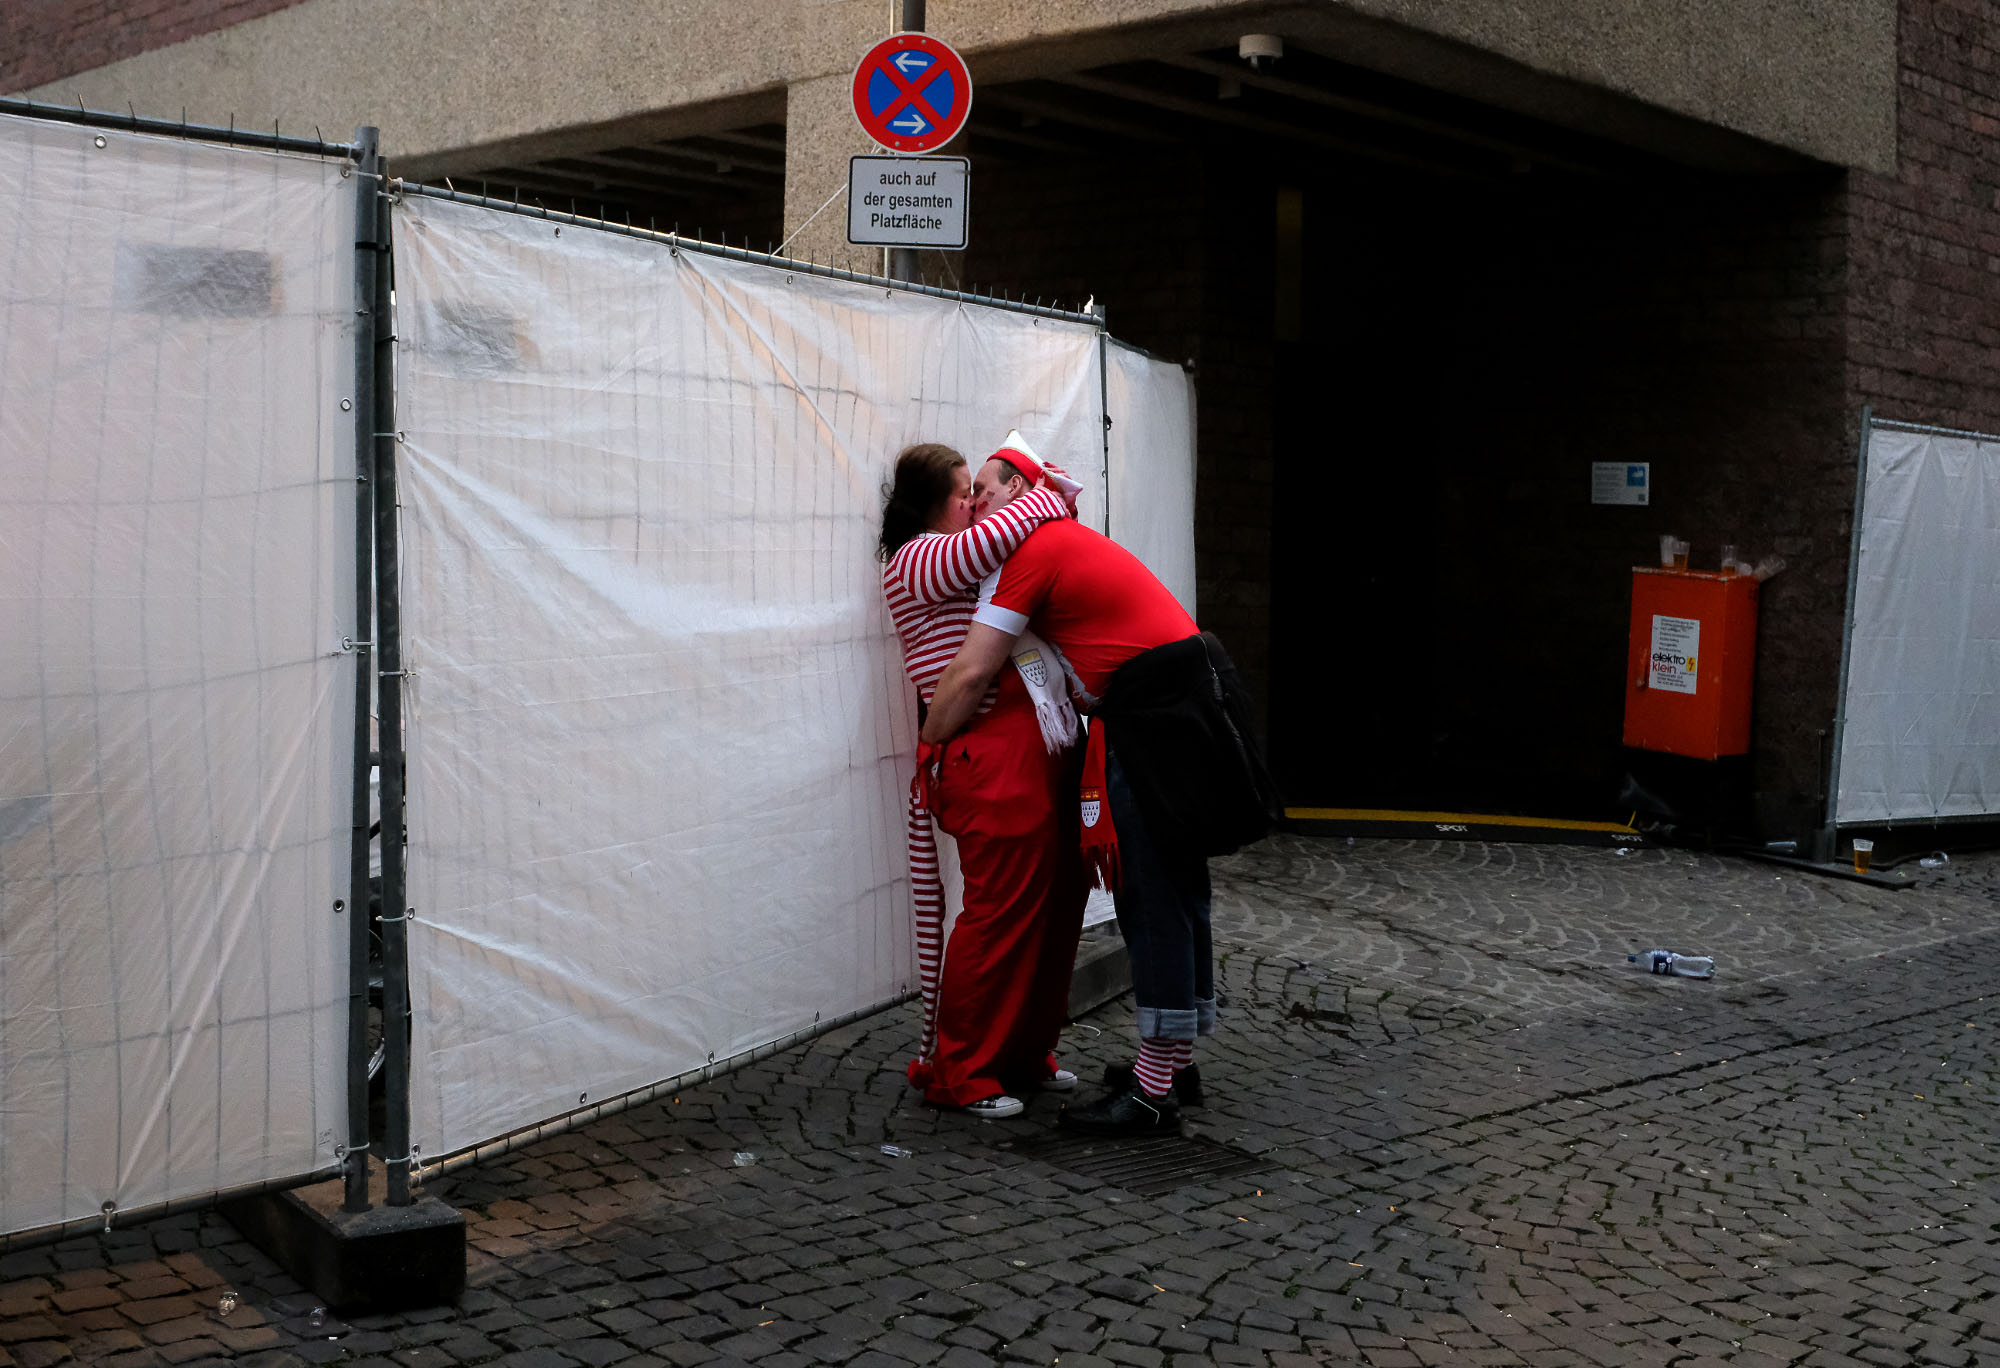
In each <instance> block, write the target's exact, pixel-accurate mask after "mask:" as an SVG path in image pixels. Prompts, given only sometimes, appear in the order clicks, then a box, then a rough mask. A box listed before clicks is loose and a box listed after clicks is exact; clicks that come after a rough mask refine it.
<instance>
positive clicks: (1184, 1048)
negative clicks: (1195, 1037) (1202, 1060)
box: [1168, 1040, 1194, 1073]
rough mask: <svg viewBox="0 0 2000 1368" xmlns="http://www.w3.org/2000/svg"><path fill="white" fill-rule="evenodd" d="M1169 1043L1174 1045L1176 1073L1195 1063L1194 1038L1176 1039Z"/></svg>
mask: <svg viewBox="0 0 2000 1368" xmlns="http://www.w3.org/2000/svg"><path fill="white" fill-rule="evenodd" d="M1168 1043H1169V1044H1170V1045H1172V1046H1173V1047H1174V1072H1175V1073H1179V1072H1180V1071H1181V1070H1182V1069H1185V1068H1187V1067H1188V1066H1189V1065H1190V1064H1192V1063H1194V1042H1193V1041H1192V1040H1174V1041H1169V1042H1168Z"/></svg>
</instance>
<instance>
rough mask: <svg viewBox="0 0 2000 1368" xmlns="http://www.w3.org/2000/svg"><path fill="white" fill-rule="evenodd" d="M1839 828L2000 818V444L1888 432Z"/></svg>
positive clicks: (1867, 500)
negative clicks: (1842, 825)
mask: <svg viewBox="0 0 2000 1368" xmlns="http://www.w3.org/2000/svg"><path fill="white" fill-rule="evenodd" d="M1867 461H1868V468H1867V475H1866V485H1865V487H1864V489H1863V492H1862V514H1863V517H1862V525H1861V554H1860V557H1859V560H1858V563H1857V565H1856V568H1855V592H1854V622H1853V626H1852V630H1851V636H1850V639H1849V647H1848V667H1847V698H1846V700H1845V705H1844V724H1843V728H1842V732H1841V746H1840V793H1839V797H1838V798H1837V800H1836V802H1835V807H1834V820H1835V821H1836V822H1852V823H1862V822H1886V821H1901V820H1905V819H1909V818H1930V817H1970V816H1983V815H1989V814H1993V813H2000V441H1979V440H1976V439H1974V438H1971V437H1951V436H1943V435H1939V434H1933V433H1919V432H1902V431H1898V430H1896V429H1894V428H1876V429H1874V430H1873V432H1872V433H1871V434H1870V436H1869V440H1868V456H1867Z"/></svg>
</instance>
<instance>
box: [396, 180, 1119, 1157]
mask: <svg viewBox="0 0 2000 1368" xmlns="http://www.w3.org/2000/svg"><path fill="white" fill-rule="evenodd" d="M396 280H397V291H398V294H397V304H398V315H399V319H400V321H399V324H398V327H399V331H400V333H401V335H402V337H403V339H404V344H403V346H402V347H401V349H399V351H398V357H397V359H398V364H399V376H398V384H399V399H398V402H399V406H400V407H399V412H400V415H401V416H400V418H399V420H398V427H399V428H400V429H401V430H402V431H403V432H404V433H405V434H406V441H405V442H404V444H403V445H402V446H401V447H400V448H399V455H400V457H401V469H402V490H401V493H402V503H403V534H404V541H403V576H402V583H403V614H404V616H403V622H404V628H405V657H404V658H405V662H406V665H407V667H408V668H409V670H410V671H411V675H410V678H409V681H408V684H409V694H408V697H409V699H410V723H409V747H410V754H411V761H410V782H409V801H410V817H409V826H410V898H409V901H410V904H411V905H412V907H413V908H414V912H413V914H412V920H411V923H410V925H411V949H410V957H411V1000H412V1004H413V1010H414V1017H415V1037H414V1060H413V1064H412V1068H413V1072H414V1079H413V1083H412V1112H413V1122H412V1125H413V1135H414V1139H415V1142H416V1143H417V1145H419V1146H420V1147H421V1151H422V1153H423V1154H424V1155H426V1156H438V1155H441V1154H443V1153H445V1152H448V1151H451V1150H455V1149H458V1148H461V1147H463V1146H465V1145H467V1144H471V1143H474V1142H478V1141H481V1140H484V1139H488V1138H491V1137H493V1136H496V1135H500V1134H503V1133H505V1132H507V1131H509V1130H512V1129H514V1128H516V1127H519V1126H522V1125H526V1124H530V1123H533V1122H536V1121H539V1120H542V1119H544V1118H547V1117H550V1116H553V1115H556V1114H559V1113H562V1112H565V1111H568V1110H571V1109H574V1108H575V1107H577V1106H578V1105H579V1103H581V1102H584V1101H585V1100H586V1099H587V1100H589V1101H592V1102H595V1101H598V1100H602V1099H604V1098H608V1097H610V1096H613V1095H615V1094H618V1093H620V1092H624V1091H628V1090H630V1089H633V1088H636V1087H642V1086H645V1085H646V1084H649V1083H652V1082H656V1081H658V1080H661V1079H664V1078H669V1077H672V1076H674V1075H676V1074H678V1073H680V1072H683V1071H685V1070H688V1069H691V1068H697V1067H700V1066H702V1065H705V1064H707V1063H708V1062H710V1061H712V1060H713V1061H721V1060H724V1059H727V1058H729V1057H730V1056H732V1055H736V1054H738V1053H740V1052H743V1051H746V1050H750V1049H753V1048H755V1047H757V1046H759V1045H761V1044H764V1043H767V1042H769V1041H772V1040H774V1039H779V1038H782V1037H784V1036H786V1035H789V1034H791V1033H794V1032H796V1031H799V1030H802V1029H806V1028H810V1027H811V1026H812V1025H813V1024H814V1023H815V1022H816V1021H823V1020H828V1019H831V1018H834V1017H836V1016H840V1015H843V1014H846V1013H850V1012H854V1011H856V1010H859V1009H864V1008H868V1007H871V1006H875V1005H877V1004H881V1003H883V1002H885V1001H888V1000H890V999H892V998H894V997H895V996H896V995H898V994H899V993H901V992H902V991H904V990H906V989H907V988H910V987H913V986H914V982H915V959H914V951H913V946H912V935H911V924H910V894H909V888H908V883H907V873H906V871H907V865H906V859H905V850H904V836H903V820H902V809H903V801H904V795H905V791H906V786H907V784H908V780H909V772H910V767H911V760H910V756H911V753H912V748H913V743H914V735H913V733H914V722H915V700H914V696H913V693H912V691H911V690H910V688H909V686H908V684H907V683H906V682H905V680H904V678H903V673H902V669H901V663H900V656H899V653H898V649H897V646H896V643H895V638H894V635H893V633H892V631H891V629H890V626H889V621H888V615H887V612H886V610H885V609H884V607H883V604H882V594H881V578H880V568H879V566H878V565H877V563H876V561H875V559H874V556H873V550H874V543H875V538H876V535H877V533H878V531H879V524H880V509H881V487H882V484H883V481H884V480H885V478H886V477H887V475H888V473H889V468H890V464H891V462H892V460H893V457H894V453H895V452H896V451H897V450H898V449H899V448H901V447H902V446H904V445H907V444H908V443H911V442H914V441H919V440H937V441H943V442H947V443H950V444H951V445H953V446H956V447H957V448H958V449H960V450H961V451H963V452H965V453H966V454H967V456H968V457H970V458H971V459H972V461H973V463H974V465H975V466H976V465H977V464H978V462H979V460H980V459H981V458H982V457H983V456H984V455H985V454H986V453H988V452H990V451H992V450H993V449H994V448H995V447H996V446H998V445H999V443H1000V442H1001V440H1002V439H1003V438H1004V437H1005V436H1006V434H1007V431H1008V429H1010V428H1016V427H1018V428H1019V429H1020V430H1021V431H1022V433H1024V434H1025V435H1026V436H1027V438H1028V440H1029V441H1030V442H1031V443H1032V444H1033V445H1034V446H1035V448H1036V450H1037V451H1038V452H1040V453H1041V454H1042V455H1043V456H1044V457H1046V458H1047V459H1050V460H1053V461H1056V462H1058V463H1060V464H1062V465H1064V466H1066V467H1067V468H1068V469H1069V470H1071V471H1072V472H1074V473H1076V474H1077V475H1078V476H1080V477H1082V478H1083V479H1084V480H1085V481H1086V483H1087V485H1088V486H1089V489H1088V491H1087V493H1086V496H1085V510H1084V511H1085V514H1086V516H1087V517H1089V518H1090V520H1091V521H1092V522H1093V523H1095V524H1097V525H1101V523H1102V517H1103V488H1102V479H1101V471H1102V463H1103V427H1102V413H1101V407H1100V406H1101V393H1102V391H1101V388H1100V380H1099V375H1098V367H1097V361H1096V354H1097V347H1098V340H1097V333H1096V331H1095V330H1094V329H1092V328H1089V327H1086V326H1083V325H1079V324H1074V323H1068V322H1063V321H1059V320H1053V319H1047V318H1043V319H1039V320H1036V319H1033V318H1030V317H1027V316H1024V315H1021V314H1016V313H1008V312H1003V311H1000V310H996V309H988V308H983V307H968V306H965V305H962V304H958V303H954V302H950V301H945V300H938V299H929V298H924V297H921V296H916V295H912V294H907V293H903V292H897V293H896V294H895V295H894V296H893V297H889V296H888V295H887V293H886V292H885V291H884V290H882V289H880V288H876V287H870V286H866V285H862V284H856V283H846V282H834V281H829V280H826V279H823V278H818V277H813V276H808V275H803V274H801V275H792V274H788V273H786V272H784V271H783V270H781V269H774V268H771V267H767V266H759V265H751V264H747V263H739V262H731V261H724V260H720V259H717V258H715V257H713V256H706V255H700V254H695V253H690V252H681V253H674V252H672V251H670V250H669V249H668V248H667V247H666V246H665V245H663V244H661V243H658V242H650V241H645V240H640V239H635V238H630V237H624V236H620V235H617V234H613V233H608V232H603V231H593V230H589V229H585V228H581V227H576V226H568V227H563V228H562V229H561V230H560V232H558V231H557V228H556V225H554V224H551V223H548V222H545V221H540V220H536V219H532V218H526V217H522V216H520V215H517V214H510V213H505V212H497V211H493V210H488V209H483V208H479V207H475V206H466V205H458V204H449V203H444V202H441V201H437V200H428V199H421V198H414V197H413V198H411V199H410V200H408V201H407V202H406V203H405V204H403V206H402V207H401V210H400V215H399V218H398V221H397V228H396ZM911 1043H912V1046H914V1045H915V1043H916V1042H915V1040H914V1037H913V1038H912V1042H911Z"/></svg>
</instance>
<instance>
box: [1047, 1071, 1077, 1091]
mask: <svg viewBox="0 0 2000 1368" xmlns="http://www.w3.org/2000/svg"><path fill="white" fill-rule="evenodd" d="M1042 1091H1043V1092H1075V1091H1076V1075H1075V1074H1073V1073H1071V1072H1070V1071H1069V1070H1068V1069H1057V1070H1056V1071H1055V1072H1054V1073H1052V1074H1050V1075H1049V1076H1048V1077H1047V1078H1044V1079H1043V1080H1042Z"/></svg>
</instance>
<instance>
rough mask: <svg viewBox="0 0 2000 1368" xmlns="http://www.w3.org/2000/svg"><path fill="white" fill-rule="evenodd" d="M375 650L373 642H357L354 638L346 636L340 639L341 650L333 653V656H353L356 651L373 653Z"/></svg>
mask: <svg viewBox="0 0 2000 1368" xmlns="http://www.w3.org/2000/svg"><path fill="white" fill-rule="evenodd" d="M374 649H375V643H374V642H372V641H356V640H355V639H354V638H353V637H346V636H344V637H342V638H341V639H340V649H339V650H337V651H335V652H333V654H334V655H353V654H354V653H355V652H356V651H372V650H374Z"/></svg>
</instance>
